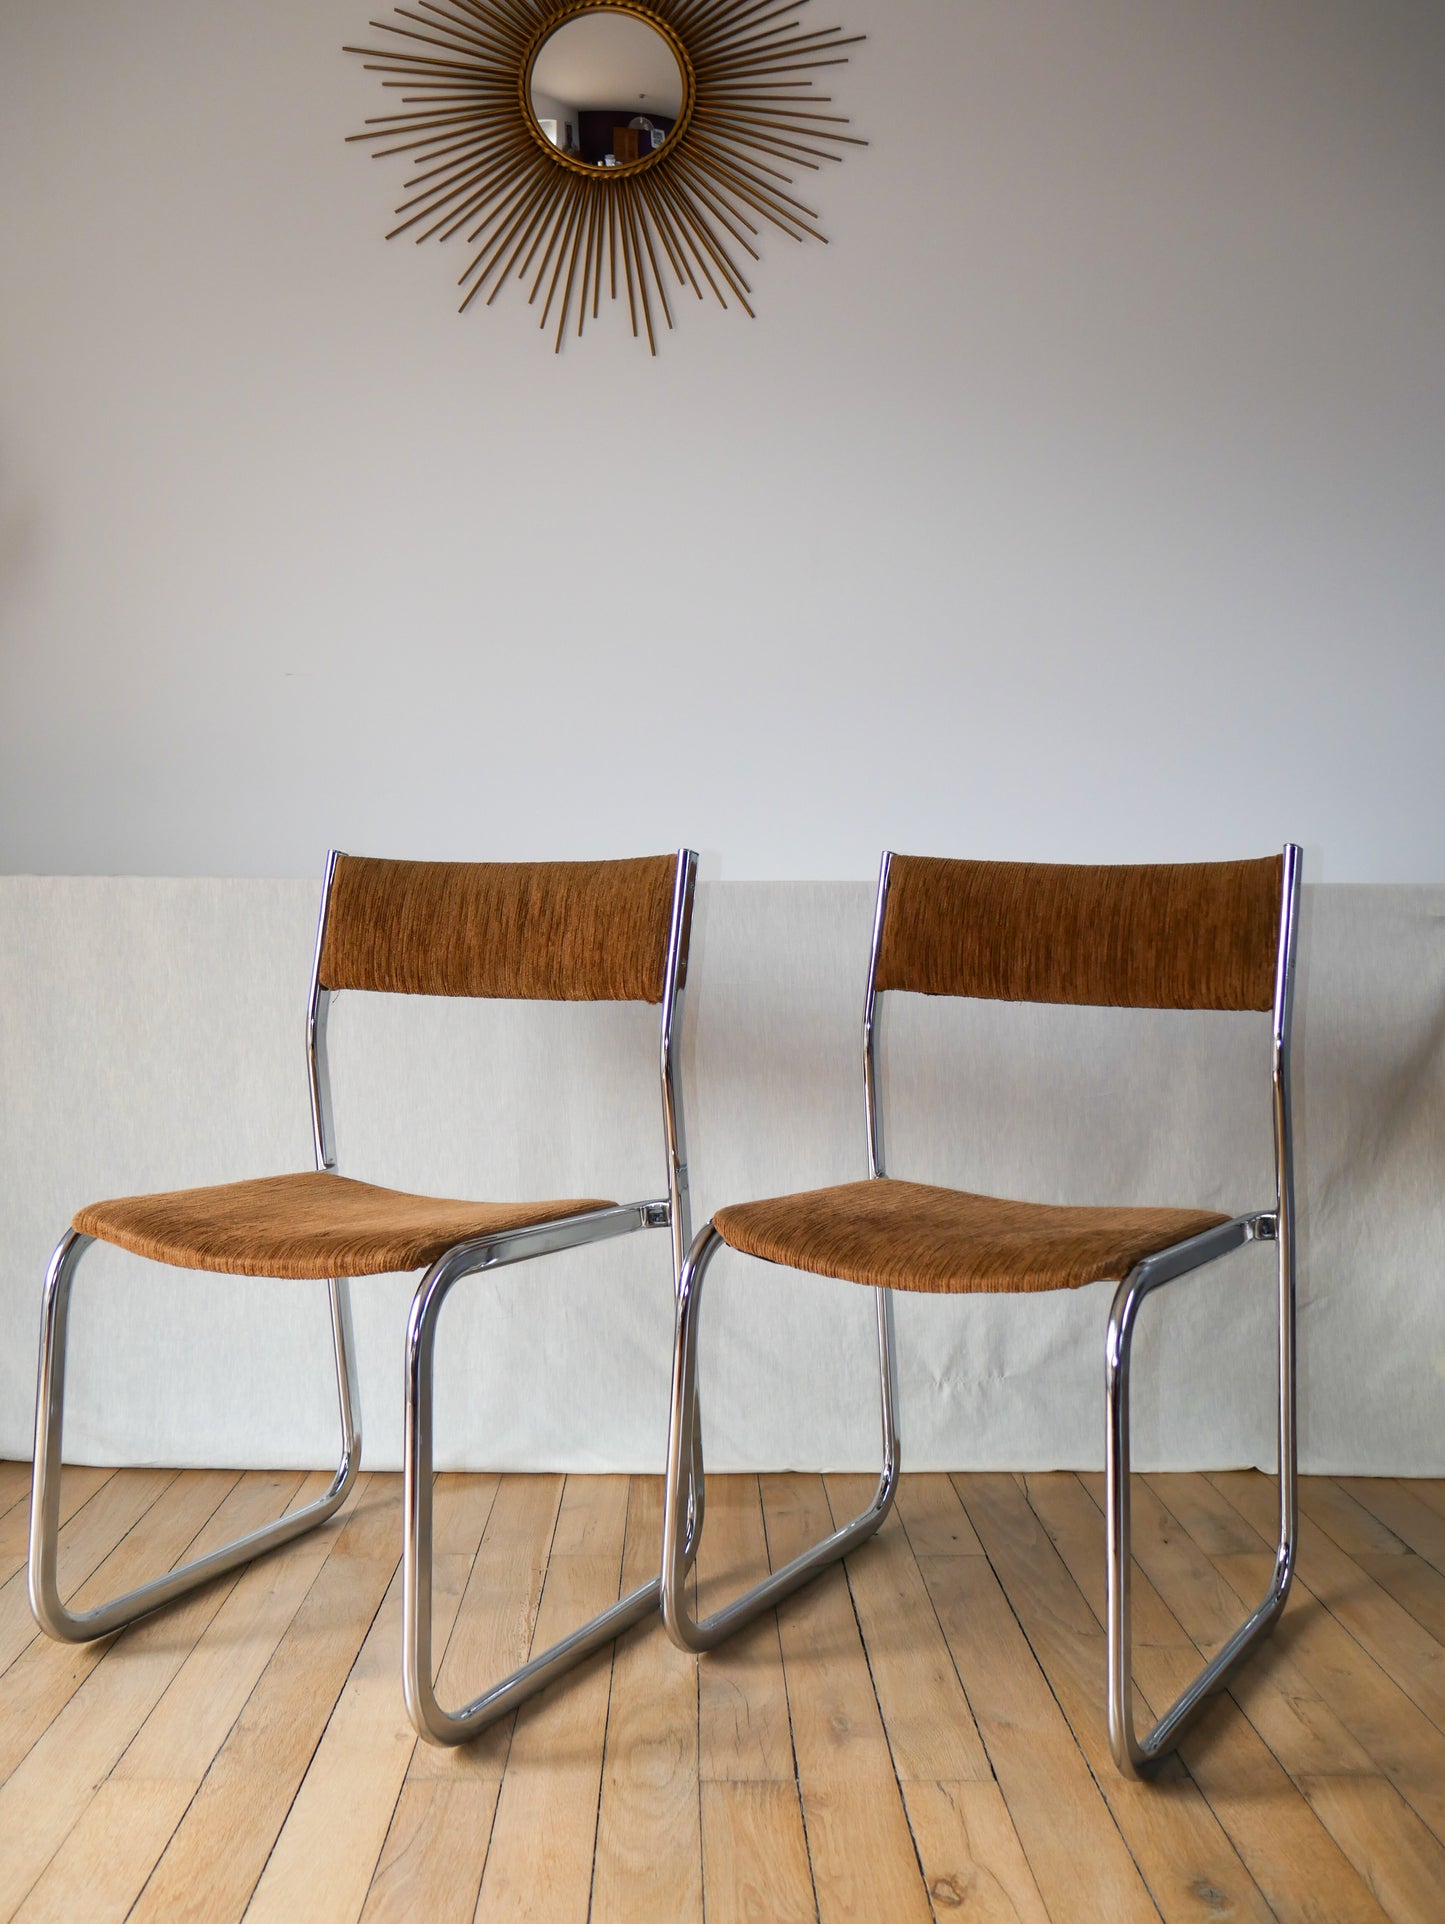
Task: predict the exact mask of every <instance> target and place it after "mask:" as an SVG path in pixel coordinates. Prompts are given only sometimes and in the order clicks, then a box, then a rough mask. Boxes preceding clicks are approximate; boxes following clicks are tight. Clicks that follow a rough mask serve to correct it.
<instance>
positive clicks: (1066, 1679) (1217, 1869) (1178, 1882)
mask: <svg viewBox="0 0 1445 1924" xmlns="http://www.w3.org/2000/svg"><path fill="white" fill-rule="evenodd" d="M954 1483H955V1485H956V1487H957V1488H958V1492H959V1495H960V1496H961V1497H962V1498H963V1501H964V1507H965V1508H966V1509H967V1511H968V1514H969V1519H970V1521H971V1522H972V1524H973V1526H974V1528H975V1530H977V1532H978V1535H979V1538H980V1540H981V1542H982V1543H983V1546H984V1549H985V1551H986V1552H987V1554H988V1559H989V1561H990V1563H991V1564H992V1565H993V1568H994V1572H995V1574H996V1575H997V1577H998V1579H999V1582H1000V1583H1001V1584H1002V1585H1003V1588H1004V1592H1005V1594H1006V1596H1007V1597H1008V1600H1009V1602H1010V1603H1011V1604H1012V1606H1013V1609H1014V1613H1015V1614H1016V1616H1017V1617H1018V1620H1019V1623H1020V1625H1021V1626H1022V1629H1023V1632H1024V1635H1025V1636H1026V1637H1027V1638H1028V1640H1029V1644H1030V1646H1031V1648H1032V1650H1033V1652H1034V1655H1035V1656H1036V1657H1037V1659H1038V1661H1039V1663H1040V1665H1041V1666H1042V1668H1043V1670H1044V1673H1045V1675H1046V1676H1047V1677H1048V1679H1049V1682H1050V1684H1051V1685H1052V1686H1053V1690H1054V1694H1055V1696H1056V1697H1057V1698H1058V1701H1059V1705H1060V1707H1061V1709H1062V1710H1063V1712H1064V1715H1065V1717H1066V1718H1067V1719H1068V1721H1069V1726H1070V1728H1071V1729H1072V1731H1073V1733H1074V1739H1075V1742H1076V1743H1077V1744H1078V1746H1079V1748H1080V1749H1081V1750H1082V1751H1083V1753H1084V1756H1085V1757H1086V1758H1087V1759H1088V1763H1089V1767H1090V1769H1091V1770H1092V1771H1093V1773H1094V1777H1095V1779H1096V1781H1097V1783H1098V1785H1099V1788H1100V1790H1101V1791H1102V1792H1103V1795H1104V1798H1105V1800H1106V1802H1107V1803H1108V1805H1109V1808H1110V1810H1111V1811H1112V1812H1113V1815H1114V1821H1115V1822H1116V1823H1117V1824H1118V1826H1119V1829H1120V1831H1121V1833H1122V1834H1123V1837H1124V1839H1125V1841H1126V1843H1127V1844H1128V1846H1129V1849H1130V1851H1131V1852H1132V1854H1133V1857H1134V1861H1135V1863H1136V1864H1137V1865H1138V1867H1139V1869H1140V1871H1141V1872H1142V1874H1143V1876H1144V1879H1145V1881H1146V1883H1147V1884H1148V1886H1149V1890H1150V1893H1151V1895H1152V1896H1153V1899H1154V1902H1155V1903H1156V1905H1157V1906H1158V1908H1159V1911H1160V1913H1161V1915H1162V1916H1163V1917H1164V1918H1165V1919H1166V1920H1171V1924H1172V1920H1175V1919H1180V1920H1183V1919H1190V1920H1207V1919H1210V1918H1217V1917H1218V1916H1219V1913H1220V1911H1221V1910H1227V1911H1228V1913H1229V1914H1230V1915H1233V1916H1237V1917H1240V1918H1252V1919H1254V1920H1255V1924H1269V1918H1270V1911H1269V1906H1268V1905H1267V1904H1266V1903H1265V1901H1264V1898H1263V1896H1262V1895H1261V1893H1260V1891H1259V1889H1258V1887H1257V1886H1256V1884H1255V1882H1254V1879H1253V1878H1252V1877H1251V1876H1250V1874H1249V1872H1248V1870H1247V1869H1246V1868H1245V1865H1244V1864H1243V1862H1242V1861H1241V1859H1240V1857H1239V1853H1238V1852H1237V1851H1236V1850H1235V1848H1234V1846H1233V1844H1232V1843H1231V1842H1230V1840H1229V1838H1228V1837H1227V1836H1226V1834H1225V1832H1224V1831H1223V1829H1222V1828H1221V1826H1220V1823H1219V1820H1218V1819H1217V1818H1216V1817H1215V1815H1214V1813H1213V1811H1212V1810H1211V1809H1210V1808H1209V1805H1208V1803H1207V1802H1206V1801H1205V1799H1204V1797H1203V1795H1202V1794H1201V1792H1200V1790H1199V1788H1198V1786H1197V1785H1196V1784H1195V1783H1194V1782H1193V1781H1192V1780H1191V1779H1190V1778H1189V1777H1188V1775H1187V1774H1186V1773H1185V1770H1184V1768H1183V1765H1182V1764H1181V1762H1180V1760H1179V1759H1178V1757H1173V1758H1170V1759H1168V1760H1167V1761H1166V1762H1165V1763H1164V1764H1163V1765H1162V1766H1161V1768H1160V1770H1159V1771H1158V1772H1157V1773H1156V1774H1155V1777H1154V1779H1153V1780H1152V1781H1151V1782H1150V1783H1148V1784H1141V1783H1138V1782H1137V1781H1134V1780H1131V1779H1129V1778H1126V1777H1124V1776H1122V1775H1121V1774H1120V1772H1119V1770H1118V1769H1117V1767H1116V1766H1115V1764H1114V1760H1113V1756H1112V1754H1111V1752H1110V1750H1109V1742H1108V1722H1107V1716H1108V1713H1107V1708H1106V1703H1105V1691H1104V1686H1105V1676H1106V1670H1107V1656H1106V1647H1105V1637H1104V1632H1103V1629H1102V1626H1101V1625H1100V1624H1099V1622H1098V1619H1097V1618H1096V1617H1095V1616H1094V1614H1093V1612H1092V1611H1091V1610H1090V1608H1089V1605H1088V1603H1087V1601H1086V1599H1085V1598H1084V1596H1083V1594H1082V1592H1081V1591H1080V1590H1079V1588H1078V1586H1077V1585H1076V1584H1075V1583H1074V1580H1073V1578H1072V1577H1071V1576H1070V1575H1069V1573H1068V1570H1067V1568H1066V1567H1065V1565H1064V1564H1063V1562H1062V1561H1061V1559H1060V1557H1059V1555H1058V1552H1057V1551H1056V1549H1055V1548H1054V1545H1053V1543H1052V1542H1051V1541H1050V1539H1049V1537H1048V1534H1047V1533H1046V1531H1045V1530H1044V1528H1043V1526H1042V1524H1041V1523H1040V1522H1039V1519H1038V1518H1037V1516H1035V1514H1034V1512H1033V1511H1032V1509H1030V1507H1029V1504H1028V1501H1027V1498H1026V1497H1025V1495H1024V1492H1023V1491H1022V1490H1021V1489H1020V1488H1019V1486H1018V1484H1017V1483H1016V1482H1015V1481H1014V1479H1013V1478H1012V1477H1010V1476H968V1477H962V1476H959V1477H955V1478H954Z"/></svg>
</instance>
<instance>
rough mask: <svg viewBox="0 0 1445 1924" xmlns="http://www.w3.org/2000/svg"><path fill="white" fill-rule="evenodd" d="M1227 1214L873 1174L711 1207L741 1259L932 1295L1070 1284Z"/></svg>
mask: <svg viewBox="0 0 1445 1924" xmlns="http://www.w3.org/2000/svg"><path fill="white" fill-rule="evenodd" d="M1228 1220H1229V1218H1228V1217H1227V1216H1220V1215H1217V1214H1215V1213H1214V1212H1213V1211H1212V1210H1207V1209H1108V1208H1102V1209H1101V1208H1063V1207H1059V1206H1056V1205H1054V1204H1052V1203H1029V1202H1009V1201H1007V1200H1006V1199H1005V1198H1003V1197H1000V1196H974V1195H970V1194H969V1193H968V1192H967V1191H966V1190H962V1189H935V1188H932V1187H930V1186H929V1185H928V1184H926V1183H918V1182H898V1181H896V1180H894V1179H892V1178H890V1177H880V1178H878V1179H877V1180H875V1181H872V1182H853V1183H842V1184H840V1185H839V1186H838V1187H836V1188H833V1189H812V1190H805V1191H804V1192H803V1193H802V1194H800V1195H796V1196H774V1197H772V1198H771V1199H770V1200H768V1201H766V1202H752V1203H736V1204H734V1205H733V1206H732V1207H730V1208H727V1209H720V1210H719V1211H718V1212H717V1214H716V1215H715V1216H714V1217H713V1224H714V1226H715V1228H716V1229H717V1232H718V1234H719V1235H720V1236H721V1237H722V1239H723V1241H724V1242H725V1243H727V1244H728V1245H729V1246H730V1247H731V1248H733V1249H737V1250H741V1251H742V1252H743V1254H744V1255H748V1256H759V1257H761V1258H762V1260H763V1261H764V1262H767V1263H784V1264H786V1265H787V1266H788V1267H789V1268H790V1269H805V1270H811V1271H812V1272H813V1274H815V1275H818V1276H836V1277H839V1278H841V1279H842V1280H843V1281H844V1282H850V1283H867V1284H872V1285H877V1286H880V1287H882V1288H884V1289H911V1290H919V1291H923V1292H925V1293H927V1294H932V1295H953V1294H960V1293H969V1292H975V1291H976V1292H983V1291H1008V1292H1031V1291H1035V1290H1045V1289H1078V1288H1080V1287H1081V1286H1082V1285H1083V1284H1085V1283H1095V1282H1100V1281H1104V1280H1108V1281H1118V1280H1119V1279H1121V1278H1122V1277H1124V1276H1126V1275H1127V1274H1128V1273H1129V1271H1130V1270H1131V1269H1132V1268H1133V1266H1134V1264H1135V1263H1137V1262H1138V1261H1139V1260H1140V1258H1141V1257H1144V1256H1149V1255H1152V1254H1154V1252H1155V1251H1156V1250H1160V1249H1168V1248H1169V1247H1170V1245H1171V1244H1173V1243H1178V1242H1183V1241H1184V1239H1185V1238H1186V1237H1188V1236H1197V1235H1199V1234H1201V1232H1202V1231H1204V1230H1206V1229H1213V1228H1214V1227H1215V1226H1216V1225H1217V1224H1219V1223H1223V1222H1228Z"/></svg>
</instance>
